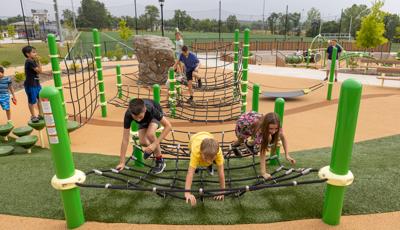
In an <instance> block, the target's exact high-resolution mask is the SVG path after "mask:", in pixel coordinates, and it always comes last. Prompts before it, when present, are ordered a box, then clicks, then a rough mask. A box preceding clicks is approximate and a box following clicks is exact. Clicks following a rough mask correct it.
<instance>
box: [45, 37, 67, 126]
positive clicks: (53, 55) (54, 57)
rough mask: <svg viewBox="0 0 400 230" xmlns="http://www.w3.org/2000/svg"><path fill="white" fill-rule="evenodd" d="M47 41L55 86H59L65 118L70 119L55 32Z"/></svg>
mask: <svg viewBox="0 0 400 230" xmlns="http://www.w3.org/2000/svg"><path fill="white" fill-rule="evenodd" d="M47 41H48V46H49V53H50V62H51V70H52V73H53V80H54V86H55V87H56V88H57V90H58V91H59V92H60V95H61V104H62V106H63V111H64V119H65V120H68V114H67V109H66V108H65V101H64V92H63V87H62V80H61V70H60V63H59V62H58V57H59V55H58V49H57V43H56V37H55V36H54V34H48V35H47Z"/></svg>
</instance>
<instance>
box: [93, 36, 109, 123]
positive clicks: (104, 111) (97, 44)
mask: <svg viewBox="0 0 400 230" xmlns="http://www.w3.org/2000/svg"><path fill="white" fill-rule="evenodd" d="M100 46H101V44H100V34H99V31H98V30H97V29H93V47H94V53H95V56H94V59H95V60H96V68H97V79H98V81H99V94H100V105H101V116H102V117H107V101H106V95H105V92H104V80H103V67H102V65H101V48H100Z"/></svg>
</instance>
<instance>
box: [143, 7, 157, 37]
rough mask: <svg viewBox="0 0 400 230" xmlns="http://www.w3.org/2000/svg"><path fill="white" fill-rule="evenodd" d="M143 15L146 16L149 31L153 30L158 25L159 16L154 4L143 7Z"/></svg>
mask: <svg viewBox="0 0 400 230" xmlns="http://www.w3.org/2000/svg"><path fill="white" fill-rule="evenodd" d="M144 15H145V17H146V21H147V23H146V24H147V26H148V27H149V28H150V30H151V31H154V29H155V28H156V27H157V25H158V18H159V17H160V11H159V10H158V8H157V7H156V6H154V5H147V6H146V8H145V13H144Z"/></svg>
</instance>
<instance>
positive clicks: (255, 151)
mask: <svg viewBox="0 0 400 230" xmlns="http://www.w3.org/2000/svg"><path fill="white" fill-rule="evenodd" d="M245 145H246V147H247V149H248V150H249V151H250V152H251V153H253V154H257V150H256V146H255V145H249V144H248V143H247V142H245Z"/></svg>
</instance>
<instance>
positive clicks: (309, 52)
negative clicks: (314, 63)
mask: <svg viewBox="0 0 400 230" xmlns="http://www.w3.org/2000/svg"><path fill="white" fill-rule="evenodd" d="M310 59H311V49H308V50H307V68H308V66H309V65H310Z"/></svg>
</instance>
